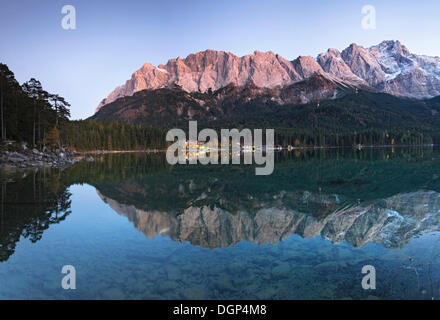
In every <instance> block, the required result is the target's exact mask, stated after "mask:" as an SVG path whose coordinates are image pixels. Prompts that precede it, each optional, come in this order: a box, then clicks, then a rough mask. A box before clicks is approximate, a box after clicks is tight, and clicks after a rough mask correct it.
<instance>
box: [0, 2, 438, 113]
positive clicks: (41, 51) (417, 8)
mask: <svg viewBox="0 0 440 320" xmlns="http://www.w3.org/2000/svg"><path fill="white" fill-rule="evenodd" d="M0 1H1V2H0V62H2V63H6V64H7V65H8V66H9V68H10V69H11V70H12V71H13V72H14V73H15V75H16V78H17V80H18V81H19V82H20V83H22V82H24V81H27V80H28V79H29V78H31V77H35V78H37V79H39V80H40V81H41V82H42V84H43V87H44V89H46V90H47V91H49V92H51V93H58V94H60V95H62V96H64V97H65V98H66V99H67V101H69V102H70V103H71V104H72V107H71V113H72V118H73V119H81V118H82V119H84V118H87V117H89V116H91V115H92V114H93V112H94V110H95V108H96V106H97V105H98V103H99V102H100V101H101V100H102V99H103V98H105V97H106V96H107V95H108V94H109V93H110V92H111V91H112V90H113V89H114V88H115V87H116V86H119V85H121V84H123V83H125V81H126V80H127V79H129V78H130V76H131V74H132V73H133V72H134V71H136V70H137V69H139V68H140V67H141V66H142V64H144V63H145V62H147V61H148V62H150V63H152V64H153V65H158V64H161V63H166V62H167V60H168V59H170V58H175V57H177V56H180V57H186V56H187V55H188V54H190V53H195V52H198V51H202V50H205V49H208V48H209V49H214V50H224V51H229V52H232V53H234V54H236V55H239V56H242V55H245V54H249V53H252V52H254V51H255V50H260V51H269V50H270V51H273V52H275V53H278V54H280V55H281V56H283V57H284V58H286V59H289V60H293V59H295V58H296V57H297V56H299V55H312V56H314V57H316V55H318V54H319V53H321V52H324V51H326V50H327V49H328V48H337V49H339V50H342V49H344V48H346V47H347V46H348V45H349V44H350V43H353V42H355V43H357V44H360V45H363V46H366V47H369V46H372V45H375V44H378V43H380V42H381V41H382V40H400V41H401V42H402V43H403V44H404V45H405V46H407V47H408V49H409V50H410V51H411V52H413V53H418V54H426V55H431V56H440V41H439V40H440V19H439V13H440V1H438V0H418V1H408V0H399V1H398V0H387V1H383V0H367V1H363V0H344V1H343V0H333V1H325V0H322V1H317V0H316V1H313V0H308V1H300V0H298V1H292V0H290V1H287V0H285V1H283V0H271V1H265V0H221V1H217V2H215V1H207V0H180V1H178V0H175V1H171V0H161V1H148V0H145V1H135V0H132V1H130V0H126V1H112V0H105V1H104V0H92V1H91V0H88V1H86V0H15V1H6V0H0ZM64 5H73V6H74V7H75V8H76V30H64V29H63V28H62V27H61V20H62V18H63V14H62V13H61V8H62V7H63V6H64ZM364 5H373V6H374V7H375V8H376V29H375V30H364V29H363V28H362V26H361V20H362V18H363V15H362V14H361V9H362V7H363V6H364Z"/></svg>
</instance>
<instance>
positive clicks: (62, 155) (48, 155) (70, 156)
mask: <svg viewBox="0 0 440 320" xmlns="http://www.w3.org/2000/svg"><path fill="white" fill-rule="evenodd" d="M11 149H13V150H11ZM81 158H82V156H81V155H80V154H79V153H77V152H75V151H72V150H69V149H67V148H59V149H47V148H43V150H38V149H36V148H33V149H30V148H27V146H26V145H21V146H20V148H4V149H3V150H0V169H2V168H17V169H26V168H38V167H51V168H65V167H67V166H69V165H71V164H74V163H75V162H77V161H79V160H80V159H81Z"/></svg>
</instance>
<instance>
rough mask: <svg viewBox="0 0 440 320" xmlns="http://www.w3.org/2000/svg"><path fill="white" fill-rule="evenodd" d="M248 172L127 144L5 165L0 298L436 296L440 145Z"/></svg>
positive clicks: (300, 154) (315, 154)
mask: <svg viewBox="0 0 440 320" xmlns="http://www.w3.org/2000/svg"><path fill="white" fill-rule="evenodd" d="M254 169H255V168H254V167H253V166H252V165H206V166H203V165H176V166H170V165H168V164H167V163H166V161H165V154H163V153H157V154H154V153H152V154H149V153H130V154H108V155H100V156H94V161H89V162H87V161H82V162H79V163H76V164H74V165H73V166H71V167H69V168H67V169H64V170H54V169H40V170H37V171H27V172H21V173H15V174H10V173H9V174H6V173H4V172H3V173H2V174H1V208H0V299H432V298H435V299H439V298H440V291H439V283H440V268H439V263H440V150H438V149H436V148H421V147H414V148H377V149H363V150H361V151H359V150H353V149H351V148H347V149H327V150H324V149H321V150H295V151H291V152H279V153H276V162H275V170H274V172H273V174H272V175H269V176H256V175H255V170H254ZM65 265H71V266H73V267H74V268H75V270H76V289H75V290H64V289H63V288H62V286H61V282H62V279H63V277H64V276H65V274H63V273H62V272H61V270H62V268H63V266H65ZM366 265H370V266H373V267H374V268H375V270H376V289H373V290H371V289H370V290H365V289H363V287H362V285H361V282H362V279H363V277H364V276H365V274H363V273H362V268H363V267H364V266H366Z"/></svg>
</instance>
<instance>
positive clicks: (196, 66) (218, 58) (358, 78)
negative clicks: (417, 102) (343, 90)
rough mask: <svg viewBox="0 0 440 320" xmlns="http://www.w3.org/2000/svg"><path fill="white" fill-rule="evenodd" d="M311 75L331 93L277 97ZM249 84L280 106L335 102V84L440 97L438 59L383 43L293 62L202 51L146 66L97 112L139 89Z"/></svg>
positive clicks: (313, 90) (317, 89)
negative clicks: (325, 83) (323, 101)
mask: <svg viewBox="0 0 440 320" xmlns="http://www.w3.org/2000/svg"><path fill="white" fill-rule="evenodd" d="M316 76H320V77H322V78H324V79H325V80H326V82H331V83H333V84H334V88H333V90H328V86H325V87H324V91H323V89H322V87H321V86H319V85H318V86H313V82H312V83H311V84H310V85H309V88H308V90H306V91H307V92H306V93H304V91H302V92H300V94H302V96H301V98H298V97H295V98H293V97H292V95H289V98H288V99H286V98H285V96H283V95H280V94H279V93H280V92H281V91H282V90H283V89H284V88H286V87H289V86H292V85H293V84H296V83H300V82H303V81H305V80H308V79H310V78H311V77H316ZM249 85H250V86H251V87H255V88H260V89H259V90H260V91H265V90H266V91H267V90H268V89H271V90H274V91H271V92H269V93H271V94H273V96H272V98H273V100H276V101H277V102H278V103H281V104H282V103H292V101H294V102H300V103H307V102H309V101H313V100H319V99H330V98H334V97H337V96H338V95H339V94H340V89H339V88H338V86H340V85H342V86H348V87H357V88H363V89H364V88H370V89H371V90H376V91H379V92H385V93H389V94H392V95H396V96H402V97H410V98H417V99H422V98H431V97H434V96H437V95H440V58H439V57H428V56H424V55H417V54H413V53H410V52H409V50H408V49H407V48H406V47H405V46H403V45H402V44H401V43H400V42H399V41H383V42H382V43H380V44H379V45H376V46H372V47H370V48H364V47H362V46H359V45H356V44H351V45H350V46H349V47H348V48H346V49H345V50H343V51H342V52H339V51H338V50H337V49H329V50H328V51H327V52H326V53H322V54H320V55H318V57H317V58H316V59H315V58H313V57H310V56H300V57H298V58H297V59H295V60H293V61H289V60H287V59H284V58H283V57H281V56H279V55H278V54H275V53H273V52H270V51H269V52H259V51H255V52H254V53H253V54H249V55H246V56H243V57H238V56H235V55H234V54H232V53H229V52H223V51H214V50H206V51H203V52H198V53H196V54H190V55H189V56H188V57H186V58H185V59H181V58H176V59H171V60H169V61H168V62H167V63H166V64H165V65H158V66H153V65H151V64H150V63H145V64H144V65H143V66H142V67H141V68H140V69H139V70H137V71H136V72H134V73H133V75H132V76H131V79H129V80H127V81H126V83H125V84H124V85H122V86H120V87H117V88H116V89H115V90H114V91H113V92H111V93H110V94H109V95H108V97H107V98H105V99H104V100H102V101H101V103H100V104H99V106H98V108H97V111H98V110H100V109H101V108H102V107H103V106H104V105H107V104H109V103H111V102H114V101H116V100H117V99H119V98H122V97H126V96H132V95H133V94H134V93H136V92H139V91H142V90H155V89H160V88H175V87H178V88H181V89H182V90H184V91H186V92H189V93H193V92H200V93H205V92H210V91H216V90H219V89H222V88H225V87H228V86H234V87H245V86H249Z"/></svg>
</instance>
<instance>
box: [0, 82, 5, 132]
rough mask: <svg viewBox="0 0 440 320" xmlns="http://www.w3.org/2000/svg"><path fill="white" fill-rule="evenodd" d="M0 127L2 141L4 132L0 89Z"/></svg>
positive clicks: (0, 91) (1, 92)
mask: <svg viewBox="0 0 440 320" xmlns="http://www.w3.org/2000/svg"><path fill="white" fill-rule="evenodd" d="M0 95H1V96H0V118H1V119H0V125H1V127H2V128H1V140H4V139H5V138H6V137H5V136H4V135H3V132H4V129H3V128H4V127H3V126H4V121H3V90H2V89H1V88H0Z"/></svg>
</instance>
